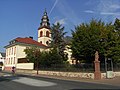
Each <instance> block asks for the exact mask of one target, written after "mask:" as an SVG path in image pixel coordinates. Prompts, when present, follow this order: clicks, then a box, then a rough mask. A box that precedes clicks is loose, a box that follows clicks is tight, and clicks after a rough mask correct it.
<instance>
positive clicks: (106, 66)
mask: <svg viewBox="0 0 120 90" xmlns="http://www.w3.org/2000/svg"><path fill="white" fill-rule="evenodd" d="M105 72H106V78H107V58H106V57H105Z"/></svg>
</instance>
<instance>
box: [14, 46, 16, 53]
mask: <svg viewBox="0 0 120 90" xmlns="http://www.w3.org/2000/svg"><path fill="white" fill-rule="evenodd" d="M15 53H16V47H15V48H14V55H15Z"/></svg>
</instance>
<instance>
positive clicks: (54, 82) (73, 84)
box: [0, 74, 120, 90]
mask: <svg viewBox="0 0 120 90" xmlns="http://www.w3.org/2000/svg"><path fill="white" fill-rule="evenodd" d="M80 89H120V87H119V86H114V85H107V84H106V85H105V84H96V83H90V82H89V83H88V82H82V81H70V80H60V79H53V78H46V77H34V76H27V75H19V76H12V75H11V74H5V75H3V76H0V90H80Z"/></svg>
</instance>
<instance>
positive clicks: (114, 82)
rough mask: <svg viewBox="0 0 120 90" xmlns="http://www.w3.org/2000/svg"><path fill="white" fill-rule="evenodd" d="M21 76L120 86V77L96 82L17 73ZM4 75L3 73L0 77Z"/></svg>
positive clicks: (84, 79)
mask: <svg viewBox="0 0 120 90" xmlns="http://www.w3.org/2000/svg"><path fill="white" fill-rule="evenodd" d="M17 74H21V75H29V76H35V77H45V78H53V79H60V80H70V81H78V82H88V83H98V84H108V85H114V86H120V77H115V78H113V79H101V80H94V79H86V78H73V77H62V76H53V75H43V74H38V75H37V74H27V73H26V74H25V73H24V74H23V73H17ZM2 75H4V74H3V73H1V75H0V76H2Z"/></svg>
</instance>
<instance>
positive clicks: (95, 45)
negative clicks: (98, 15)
mask: <svg viewBox="0 0 120 90" xmlns="http://www.w3.org/2000/svg"><path fill="white" fill-rule="evenodd" d="M72 36H73V38H72V45H71V48H72V51H73V56H74V57H75V58H76V59H77V60H81V61H82V60H83V61H84V62H92V61H93V60H94V53H95V51H96V50H98V51H99V53H100V56H102V57H103V56H104V57H112V58H113V57H114V56H115V55H113V54H112V52H113V51H115V48H117V47H118V46H119V45H118V42H117V40H118V37H117V33H116V32H114V26H113V25H112V23H108V24H105V23H104V22H102V21H101V20H99V21H97V20H94V19H92V20H91V21H90V23H82V24H81V25H79V26H76V27H75V30H74V31H73V32H72ZM115 52H116V53H118V52H119V51H115ZM119 53H120V52H119Z"/></svg>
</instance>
